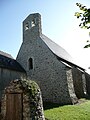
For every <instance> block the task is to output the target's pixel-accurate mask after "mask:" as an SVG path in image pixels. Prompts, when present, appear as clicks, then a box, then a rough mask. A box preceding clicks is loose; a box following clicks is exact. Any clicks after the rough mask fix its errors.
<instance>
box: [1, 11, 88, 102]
mask: <svg viewBox="0 0 90 120" xmlns="http://www.w3.org/2000/svg"><path fill="white" fill-rule="evenodd" d="M2 57H3V59H2ZM4 57H5V58H4ZM4 59H6V62H5V61H4ZM0 60H1V61H2V63H1V61H0V70H1V71H0V74H2V69H3V71H5V70H9V73H7V75H8V74H9V75H8V77H7V78H3V81H2V78H0V82H1V84H2V82H3V84H4V85H3V87H2V88H1V87H0V92H1V95H2V90H3V89H4V87H5V86H6V85H7V84H5V81H7V80H8V81H11V80H12V79H13V78H20V77H27V78H29V79H31V80H34V81H35V82H36V83H37V84H38V85H39V87H40V89H41V92H42V98H43V101H45V102H53V103H59V104H74V103H76V102H77V100H78V98H81V97H84V96H85V94H90V89H89V84H90V76H89V75H87V73H86V72H85V69H84V68H82V67H81V66H79V65H77V64H75V62H74V60H73V59H72V58H71V56H70V55H69V54H68V53H67V51H65V49H63V48H62V47H61V46H59V45H57V44H56V43H55V42H53V41H52V40H51V39H49V38H48V37H47V36H45V35H44V34H43V33H42V25H41V15H40V14H39V13H34V14H30V15H29V16H28V17H27V18H26V19H25V20H24V21H23V41H22V45H21V47H20V50H19V52H18V55H17V58H16V60H14V59H13V58H11V57H10V56H5V55H1V57H0ZM3 63H4V64H3ZM7 63H8V64H7ZM11 63H12V64H11ZM2 64H3V66H2ZM15 64H16V65H17V66H16V65H15ZM6 65H7V66H6ZM5 66H6V67H5ZM8 66H9V67H8ZM10 66H11V67H10ZM12 66H13V67H12ZM12 70H13V71H14V72H15V75H14V74H13V73H12ZM10 71H11V72H10ZM11 73H12V79H11V78H10V75H11ZM3 74H6V73H3ZM87 76H88V77H87Z"/></svg>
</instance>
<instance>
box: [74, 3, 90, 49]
mask: <svg viewBox="0 0 90 120" xmlns="http://www.w3.org/2000/svg"><path fill="white" fill-rule="evenodd" d="M76 5H77V6H78V7H79V9H80V11H79V12H75V16H76V17H77V18H78V19H80V24H79V27H80V28H84V29H90V8H87V7H86V6H84V5H82V4H81V3H76ZM89 36H90V32H89ZM89 42H90V41H89V40H87V44H86V45H85V46H84V48H88V47H90V43H89Z"/></svg>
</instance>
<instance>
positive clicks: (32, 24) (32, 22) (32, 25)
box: [31, 19, 35, 27]
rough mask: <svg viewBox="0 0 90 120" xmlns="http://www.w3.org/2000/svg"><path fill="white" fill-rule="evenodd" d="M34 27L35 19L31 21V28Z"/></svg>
mask: <svg viewBox="0 0 90 120" xmlns="http://www.w3.org/2000/svg"><path fill="white" fill-rule="evenodd" d="M34 26H35V19H33V20H32V21H31V27H34Z"/></svg>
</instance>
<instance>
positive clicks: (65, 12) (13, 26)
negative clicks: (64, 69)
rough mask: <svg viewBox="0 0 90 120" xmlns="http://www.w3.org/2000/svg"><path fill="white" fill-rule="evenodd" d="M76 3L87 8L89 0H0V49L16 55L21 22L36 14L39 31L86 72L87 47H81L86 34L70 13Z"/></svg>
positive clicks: (88, 61)
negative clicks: (60, 47) (39, 25)
mask: <svg viewBox="0 0 90 120" xmlns="http://www.w3.org/2000/svg"><path fill="white" fill-rule="evenodd" d="M77 2H78V3H82V4H84V5H86V6H87V7H88V8H89V7H90V0H63V1H62V0H0V50H1V51H4V52H7V53H9V54H11V55H12V56H13V57H14V58H16V56H17V54H18V51H19V49H20V46H21V43H22V34H23V33H22V22H23V21H24V19H25V18H26V17H27V16H28V15H29V14H32V13H40V14H41V17H42V32H43V34H45V35H46V36H48V37H49V38H50V39H52V40H53V41H54V42H55V43H57V44H59V45H60V46H62V47H63V48H64V49H65V50H66V51H67V52H68V53H69V54H70V55H71V56H72V58H73V59H74V60H75V61H76V62H77V64H78V65H80V66H82V67H84V68H85V69H87V70H88V71H89V69H88V67H90V48H88V49H84V48H83V47H84V45H85V44H86V40H87V39H89V36H88V31H87V30H83V29H81V28H79V27H78V25H79V22H80V21H78V19H77V18H76V17H75V16H74V13H75V12H77V11H79V8H78V7H77V6H76V3H77Z"/></svg>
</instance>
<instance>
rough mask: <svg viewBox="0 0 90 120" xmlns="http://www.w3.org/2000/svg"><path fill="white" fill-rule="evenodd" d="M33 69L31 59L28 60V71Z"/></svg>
mask: <svg viewBox="0 0 90 120" xmlns="http://www.w3.org/2000/svg"><path fill="white" fill-rule="evenodd" d="M31 69H33V59H32V58H29V70H31Z"/></svg>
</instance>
